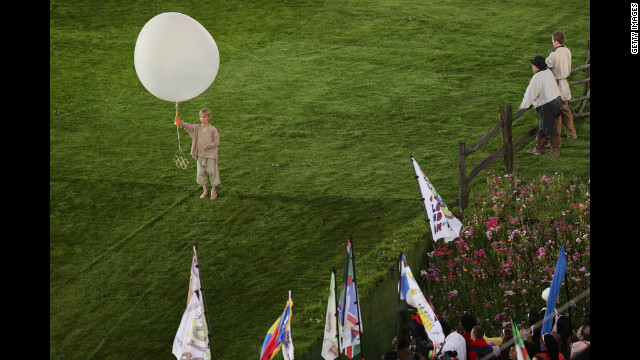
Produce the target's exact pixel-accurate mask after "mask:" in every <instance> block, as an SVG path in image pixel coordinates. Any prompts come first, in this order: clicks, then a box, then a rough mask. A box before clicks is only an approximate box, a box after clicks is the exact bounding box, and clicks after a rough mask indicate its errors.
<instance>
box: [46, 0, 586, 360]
mask: <svg viewBox="0 0 640 360" xmlns="http://www.w3.org/2000/svg"><path fill="white" fill-rule="evenodd" d="M50 9H51V12H50V358H51V359H60V358H64V359H65V360H68V359H90V358H95V359H122V358H125V357H128V358H135V359H172V358H174V356H173V355H172V354H171V345H172V342H173V338H174V336H175V332H176V330H177V328H178V325H179V323H180V319H181V316H182V313H183V311H184V307H185V305H186V295H187V290H188V281H189V270H190V266H191V256H192V250H191V248H192V246H193V244H194V243H196V242H197V243H198V245H199V251H198V252H199V257H200V261H201V264H202V270H201V271H202V276H203V282H204V286H205V289H206V290H207V303H208V308H209V312H210V313H211V314H210V317H211V327H212V329H211V330H212V333H213V341H214V346H215V349H216V355H217V356H218V358H219V359H237V358H252V357H256V358H257V357H258V355H259V353H260V348H261V346H262V341H263V339H264V335H265V333H266V331H267V330H268V328H269V327H270V326H271V324H272V323H273V321H274V320H275V319H276V317H277V316H278V315H279V314H280V312H281V311H282V309H283V307H284V304H285V302H286V298H287V290H288V289H289V288H291V289H292V297H293V301H294V307H293V320H292V328H293V332H294V344H295V347H296V357H301V356H302V355H303V354H304V353H305V352H306V351H307V349H308V348H309V347H311V346H312V345H314V344H315V343H316V342H317V340H318V339H319V338H320V337H321V336H322V329H323V326H324V316H325V311H326V309H325V306H326V296H327V293H326V290H327V287H328V284H329V275H330V271H331V268H332V266H336V267H337V268H338V269H339V271H338V277H339V278H340V276H341V272H342V271H341V269H342V266H343V261H344V253H345V250H346V239H347V237H348V236H353V239H354V241H355V249H356V261H357V264H356V266H357V271H358V277H359V278H360V282H361V283H360V293H361V296H363V297H364V300H363V302H366V297H367V295H369V294H371V293H373V292H374V290H375V289H376V286H377V283H378V282H379V280H380V279H381V278H383V277H384V276H385V274H386V273H387V271H388V269H389V268H390V267H393V266H395V262H396V261H397V257H398V254H399V253H400V252H401V251H404V252H408V251H410V250H411V249H414V248H415V246H416V244H417V243H419V242H422V241H425V239H427V240H428V239H430V237H429V238H426V237H425V233H426V231H427V225H426V223H425V221H424V213H423V210H422V206H421V204H420V202H419V200H418V198H419V194H418V190H417V185H416V182H415V179H414V177H413V169H412V166H411V161H410V159H409V155H413V156H414V157H415V158H416V160H417V161H418V163H419V164H420V165H421V167H422V168H423V169H424V171H425V172H426V174H427V176H428V177H429V179H430V180H431V181H432V183H433V184H434V186H435V187H436V189H437V190H438V192H439V193H440V195H441V196H442V198H443V199H444V200H445V201H446V202H447V204H448V205H449V207H450V208H451V209H452V210H453V211H454V213H457V212H458V211H459V209H458V208H457V203H458V180H457V179H458V152H457V151H458V141H460V140H465V141H466V142H467V144H468V145H472V144H473V143H475V142H476V141H477V140H479V139H480V138H481V137H482V135H483V134H484V133H485V132H487V131H488V130H489V129H490V128H491V127H492V126H493V125H494V124H495V122H496V121H497V120H498V118H499V117H498V116H499V113H498V106H500V105H507V104H512V105H513V106H514V107H515V108H516V109H517V106H518V105H519V104H520V102H521V100H522V96H523V94H524V91H525V89H526V87H527V85H528V83H529V80H530V78H531V76H532V73H531V66H530V63H529V59H532V58H533V57H534V56H535V55H545V54H546V52H547V50H548V47H549V44H550V42H551V34H552V33H553V32H554V31H556V30H562V31H564V32H565V34H566V35H567V46H568V47H569V48H570V49H571V50H572V53H573V67H577V66H579V65H582V64H584V62H585V61H586V59H587V52H586V44H587V40H588V39H589V38H590V29H589V19H590V9H589V4H588V3H584V2H583V1H574V0H572V1H565V2H561V3H557V2H544V3H542V4H539V3H538V4H536V3H531V2H527V1H497V0H496V1H483V2H468V1H441V0H439V1H420V2H407V1H397V0H390V1H372V0H369V1H323V2H319V1H295V2H294V1H277V2H268V1H234V2H213V3H210V2H201V1H197V2H177V1H155V2H152V3H150V2H140V1H134V2H128V3H125V2H121V1H100V2H95V1H55V2H50ZM170 11H176V12H181V13H184V14H187V15H189V16H191V17H193V18H195V19H196V20H198V21H199V22H200V23H201V24H202V25H203V26H204V27H205V28H207V30H209V32H210V33H211V35H212V36H213V38H214V39H215V41H216V43H217V45H218V48H219V51H220V59H221V61H220V69H219V72H218V75H217V78H216V79H215V81H214V83H213V85H212V86H211V87H210V88H209V90H207V91H206V92H205V93H203V94H202V95H200V96H198V97H196V98H195V99H192V100H188V101H185V102H183V103H180V114H181V118H182V119H183V120H184V121H187V122H191V123H197V122H198V111H199V110H200V109H201V108H203V107H209V108H211V110H212V111H213V119H212V124H213V125H214V126H216V127H217V129H218V130H219V132H220V136H221V145H220V159H219V162H220V173H221V180H222V185H221V186H220V187H219V189H218V190H219V194H220V197H219V198H218V199H217V200H215V201H210V200H208V199H206V200H201V199H199V198H198V196H199V194H200V191H201V188H200V186H199V185H197V184H196V182H195V164H194V161H193V160H192V161H191V164H192V165H190V167H189V168H188V169H187V170H185V171H183V170H181V169H179V168H177V167H176V166H175V164H174V162H173V160H172V158H173V156H174V154H176V153H177V152H178V142H177V134H176V129H175V126H174V125H173V116H174V114H175V108H174V104H173V103H170V102H167V101H163V100H160V99H158V98H156V97H154V96H153V95H152V94H151V93H149V92H148V91H147V90H146V89H145V88H144V87H143V85H142V84H141V83H140V81H139V80H138V78H137V75H136V72H135V68H134V63H133V54H134V48H135V43H136V39H137V36H138V33H139V32H140V30H141V29H142V27H143V26H144V24H145V23H146V22H147V21H148V20H149V19H151V18H152V17H154V16H155V15H158V14H160V13H163V12H170ZM575 77H576V79H578V78H580V75H579V74H577V75H575ZM581 90H582V89H581V87H580V86H574V87H572V92H573V94H574V96H576V95H578V94H579V93H580V92H581ZM537 121H538V120H537V117H536V115H535V112H534V111H529V112H527V114H525V115H524V116H523V117H521V118H520V119H518V120H517V121H516V123H514V130H513V132H514V137H515V138H519V137H520V136H521V135H522V134H523V133H524V132H526V131H528V130H529V129H530V128H531V127H533V126H534V125H535V124H536V123H537ZM589 122H590V120H589V118H586V119H577V120H576V129H577V131H578V135H579V139H578V140H577V141H569V140H565V141H564V142H563V148H562V150H561V153H562V155H561V156H560V157H558V158H540V157H535V156H532V155H529V154H527V153H526V151H525V149H526V147H528V146H529V144H527V146H523V147H522V148H518V149H516V151H515V166H516V168H517V169H518V170H517V171H518V173H519V174H520V175H521V176H522V177H525V178H526V177H531V178H535V177H536V176H539V174H540V173H541V172H542V171H544V170H548V171H552V172H557V173H562V174H565V175H568V176H576V177H582V178H589V176H590V175H589V174H590V160H589V155H590V153H589V141H590V127H589ZM180 138H181V141H182V148H183V151H184V152H185V154H187V153H188V150H189V148H190V145H191V141H190V139H189V138H188V135H187V133H186V132H185V131H184V130H182V129H181V135H180ZM499 146H500V139H499V135H498V136H496V137H495V138H494V139H492V140H491V141H490V142H489V144H488V145H487V146H485V147H484V148H482V149H481V150H479V151H477V152H476V153H475V154H473V155H472V156H471V157H470V158H469V160H468V164H467V169H468V171H470V170H471V169H472V168H473V167H474V166H475V164H477V162H479V161H480V160H482V159H483V158H485V157H486V156H487V155H489V154H491V153H492V152H493V151H495V150H496V149H498V148H499ZM490 169H496V170H498V171H502V170H503V167H502V160H498V161H497V162H496V163H494V164H493V165H492V166H491V167H490ZM481 176H482V173H481V175H480V176H479V178H480V177H481ZM471 189H472V190H473V189H476V190H478V189H482V179H479V180H477V182H476V183H475V184H474V183H472V184H471ZM478 191H480V190H478ZM461 220H462V221H463V222H464V218H462V219H461ZM429 241H430V240H429ZM409 256H412V255H411V254H409ZM416 256H417V255H416ZM414 272H415V273H417V272H419V270H418V269H414ZM364 326H365V331H366V326H367V325H366V324H365V325H364ZM390 340H391V339H381V340H380V341H384V342H385V343H386V342H390ZM371 356H379V354H375V353H373V354H371V353H370V354H369V355H368V356H367V357H371ZM278 357H280V358H281V356H280V355H278Z"/></svg>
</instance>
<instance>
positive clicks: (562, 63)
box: [545, 46, 571, 101]
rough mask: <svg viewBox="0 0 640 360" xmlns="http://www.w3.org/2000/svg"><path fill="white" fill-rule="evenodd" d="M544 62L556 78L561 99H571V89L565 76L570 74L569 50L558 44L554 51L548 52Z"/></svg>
mask: <svg viewBox="0 0 640 360" xmlns="http://www.w3.org/2000/svg"><path fill="white" fill-rule="evenodd" d="M545 63H547V67H548V68H549V69H550V70H551V72H552V73H553V76H554V77H555V78H556V80H558V87H559V88H560V95H561V96H562V101H566V100H569V99H571V90H570V89H569V82H568V81H567V78H568V77H569V75H571V51H570V50H569V49H567V48H566V47H564V46H560V47H558V48H557V49H556V51H554V52H552V53H551V54H549V57H548V58H547V59H546V60H545Z"/></svg>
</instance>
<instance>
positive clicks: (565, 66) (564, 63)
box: [545, 31, 578, 140]
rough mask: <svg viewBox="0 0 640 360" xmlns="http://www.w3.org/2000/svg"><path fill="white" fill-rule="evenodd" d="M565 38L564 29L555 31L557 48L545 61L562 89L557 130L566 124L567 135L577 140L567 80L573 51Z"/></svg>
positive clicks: (552, 38)
mask: <svg viewBox="0 0 640 360" xmlns="http://www.w3.org/2000/svg"><path fill="white" fill-rule="evenodd" d="M565 40H566V38H565V36H564V33H563V32H562V31H556V32H554V33H553V35H552V36H551V42H552V43H553V47H554V48H555V49H556V50H555V51H554V52H552V53H551V54H549V57H547V59H546V60H545V63H546V64H547V67H548V68H549V69H550V70H551V72H552V73H553V76H554V77H555V78H556V83H557V84H558V88H559V89H560V96H561V97H562V114H560V116H559V117H558V120H556V130H557V131H558V134H562V125H564V127H565V132H566V134H567V137H569V138H571V139H574V140H575V139H577V138H578V134H577V133H576V128H575V127H574V126H573V113H572V112H571V107H570V106H569V100H570V99H571V90H570V89H569V82H568V81H567V77H569V75H571V51H570V50H569V48H567V47H566V46H565V45H564V42H565Z"/></svg>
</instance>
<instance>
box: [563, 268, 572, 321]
mask: <svg viewBox="0 0 640 360" xmlns="http://www.w3.org/2000/svg"><path fill="white" fill-rule="evenodd" d="M564 289H565V290H566V292H567V303H569V302H570V301H571V297H570V296H569V278H567V273H566V272H565V273H564ZM568 309H569V321H571V324H572V326H573V319H572V318H571V305H569V308H568Z"/></svg>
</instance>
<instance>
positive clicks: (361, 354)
mask: <svg viewBox="0 0 640 360" xmlns="http://www.w3.org/2000/svg"><path fill="white" fill-rule="evenodd" d="M349 241H350V242H351V264H352V266H353V285H354V287H355V289H356V303H357V304H358V331H359V333H360V358H361V359H362V360H364V344H363V342H362V320H361V319H360V296H358V282H357V281H356V251H355V250H354V247H353V238H352V237H351V236H349Z"/></svg>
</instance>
